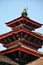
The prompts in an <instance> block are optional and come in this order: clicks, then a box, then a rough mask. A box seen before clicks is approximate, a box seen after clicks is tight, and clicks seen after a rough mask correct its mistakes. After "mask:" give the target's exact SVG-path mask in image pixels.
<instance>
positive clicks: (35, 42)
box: [0, 9, 43, 65]
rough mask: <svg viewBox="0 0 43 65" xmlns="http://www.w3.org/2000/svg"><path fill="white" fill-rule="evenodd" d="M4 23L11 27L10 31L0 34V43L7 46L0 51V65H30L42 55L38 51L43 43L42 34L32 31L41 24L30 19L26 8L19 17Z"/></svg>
mask: <svg viewBox="0 0 43 65" xmlns="http://www.w3.org/2000/svg"><path fill="white" fill-rule="evenodd" d="M6 25H7V26H9V27H11V28H12V31H10V32H8V33H5V34H3V35H0V43H2V44H3V46H4V47H6V48H7V49H6V50H4V51H1V52H0V65H30V63H31V62H34V61H36V60H37V59H40V57H43V53H40V52H39V51H38V49H39V48H41V47H42V45H43V36H42V35H41V34H38V33H36V32H33V31H34V30H35V29H37V28H40V27H41V26H42V24H40V23H37V22H35V21H33V20H31V19H30V18H29V17H28V13H27V10H26V9H24V10H23V11H22V13H21V16H20V17H19V18H17V19H15V20H12V21H10V22H8V23H6ZM33 65H35V64H33ZM42 65H43V64H42Z"/></svg>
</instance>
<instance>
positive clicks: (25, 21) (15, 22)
mask: <svg viewBox="0 0 43 65" xmlns="http://www.w3.org/2000/svg"><path fill="white" fill-rule="evenodd" d="M27 15H28V14H27V11H26V9H24V10H23V12H22V15H21V17H19V18H17V19H14V20H12V21H10V22H8V23H6V25H7V26H9V27H12V28H14V27H16V26H19V25H20V24H21V23H22V24H25V25H26V26H29V28H32V29H31V30H34V29H36V28H40V27H41V26H42V24H40V23H37V22H35V21H33V20H31V19H30V18H29V17H27Z"/></svg>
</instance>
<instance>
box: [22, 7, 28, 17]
mask: <svg viewBox="0 0 43 65" xmlns="http://www.w3.org/2000/svg"><path fill="white" fill-rule="evenodd" d="M22 16H24V17H27V8H26V9H23V11H22Z"/></svg>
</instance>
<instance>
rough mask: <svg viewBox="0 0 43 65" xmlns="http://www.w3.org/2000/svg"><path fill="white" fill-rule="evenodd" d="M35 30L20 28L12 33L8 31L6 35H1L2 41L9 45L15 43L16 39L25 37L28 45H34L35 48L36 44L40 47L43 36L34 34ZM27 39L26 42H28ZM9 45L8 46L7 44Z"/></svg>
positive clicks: (0, 40) (0, 39)
mask: <svg viewBox="0 0 43 65" xmlns="http://www.w3.org/2000/svg"><path fill="white" fill-rule="evenodd" d="M33 34H34V33H33V32H30V31H27V30H25V29H20V30H16V31H12V32H10V33H7V34H5V35H2V36H1V37H0V43H3V44H5V45H6V46H7V45H10V44H12V43H14V42H15V41H17V40H19V39H22V38H23V39H25V40H26V41H28V44H27V46H28V45H32V46H33V48H34V47H35V46H36V48H37V49H38V48H40V47H41V46H42V45H43V37H41V36H36V35H35V34H34V35H33ZM26 41H25V43H26ZM7 47H8V46H7Z"/></svg>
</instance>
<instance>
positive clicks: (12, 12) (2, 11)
mask: <svg viewBox="0 0 43 65" xmlns="http://www.w3.org/2000/svg"><path fill="white" fill-rule="evenodd" d="M24 8H28V10H27V12H28V17H29V18H31V19H32V20H35V21H36V22H39V23H41V24H43V0H0V35H1V34H4V33H6V32H9V31H11V28H9V27H7V26H6V25H5V23H6V22H9V21H11V20H13V19H15V18H17V17H20V16H21V12H22V10H23V9H24ZM35 31H36V32H40V33H42V34H43V26H42V27H41V28H39V29H37V30H35ZM0 49H1V50H2V49H4V48H3V47H2V45H1V46H0ZM42 50H43V48H42V49H41V51H42Z"/></svg>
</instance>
